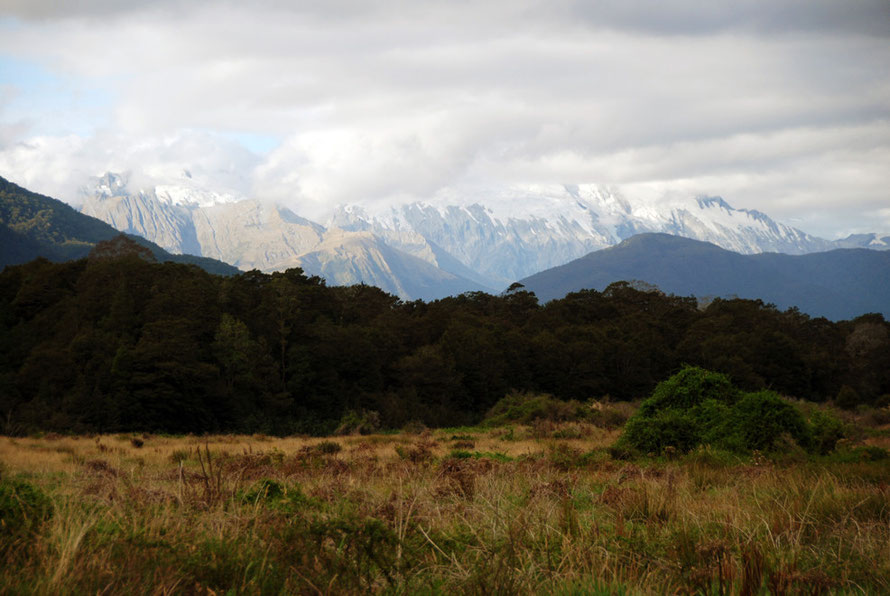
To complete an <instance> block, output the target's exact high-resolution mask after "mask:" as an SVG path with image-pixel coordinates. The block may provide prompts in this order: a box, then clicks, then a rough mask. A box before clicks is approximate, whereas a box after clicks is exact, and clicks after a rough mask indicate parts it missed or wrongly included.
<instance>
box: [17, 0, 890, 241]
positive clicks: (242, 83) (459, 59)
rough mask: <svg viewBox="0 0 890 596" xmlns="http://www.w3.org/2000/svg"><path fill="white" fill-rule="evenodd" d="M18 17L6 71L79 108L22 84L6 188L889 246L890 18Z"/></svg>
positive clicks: (256, 9) (82, 9)
mask: <svg viewBox="0 0 890 596" xmlns="http://www.w3.org/2000/svg"><path fill="white" fill-rule="evenodd" d="M6 4H7V8H6V9H5V11H6V13H5V16H6V18H5V19H3V20H0V33H2V35H0V57H5V58H7V59H12V60H15V61H17V63H20V64H26V65H29V66H28V68H31V69H33V71H35V72H39V73H43V74H45V75H46V76H45V77H44V79H45V78H46V77H50V78H51V79H53V80H54V81H55V83H54V85H55V87H56V88H57V89H58V90H60V91H61V93H59V94H58V96H59V97H62V98H64V101H57V102H55V103H53V102H52V101H50V102H49V103H47V101H46V100H42V103H41V102H39V101H36V100H37V96H38V95H39V96H40V97H43V96H45V95H46V94H47V92H46V90H47V85H46V83H44V84H43V85H42V86H35V85H34V84H32V83H31V81H30V78H31V77H27V76H24V75H20V76H19V77H18V78H17V79H16V78H13V79H12V80H9V79H7V80H3V79H0V175H3V176H5V177H8V178H10V179H12V180H14V181H16V182H20V183H22V184H26V185H28V186H30V187H32V188H35V189H36V190H39V191H41V192H47V193H49V194H53V196H59V197H60V198H64V199H67V200H73V198H74V196H75V195H76V190H77V188H78V187H79V186H80V184H82V183H83V180H84V179H85V177H86V176H89V175H95V174H99V173H102V172H103V171H105V170H109V169H115V170H131V171H134V172H142V173H143V174H144V175H145V176H146V177H149V178H150V177H151V176H169V175H170V173H171V172H178V171H181V170H182V169H184V168H189V169H190V170H191V171H193V172H195V171H197V172H199V173H200V175H202V176H206V178H207V180H208V183H212V184H214V185H216V186H218V187H220V188H227V189H232V190H236V191H238V192H243V193H244V194H249V195H253V196H257V197H259V198H268V199H273V200H278V201H283V202H285V203H287V204H289V205H290V206H292V207H293V208H295V209H296V210H298V211H301V212H303V213H305V214H307V215H310V216H313V215H318V214H320V213H322V212H323V211H324V210H325V209H327V208H329V207H330V206H332V205H334V204H337V203H342V202H366V201H390V200H400V199H404V198H423V197H428V196H431V195H433V194H434V193H435V192H436V191H438V190H440V189H442V188H449V187H460V186H461V185H464V184H474V185H479V184H483V185H484V184H490V185H495V186H496V185H526V184H541V183H601V184H609V185H615V186H618V187H620V188H623V189H624V190H625V192H626V193H628V194H631V193H641V194H643V193H645V194H646V195H647V196H650V197H655V198H657V197H658V196H660V195H662V194H670V193H677V192H682V193H692V194H699V193H704V194H713V195H722V196H724V197H725V198H727V200H729V201H730V202H731V203H732V204H734V205H736V206H739V207H748V208H754V209H759V210H761V211H764V212H766V213H768V214H770V215H771V216H773V217H777V218H779V219H782V220H784V221H787V222H789V223H792V224H794V225H796V226H798V227H800V228H802V229H804V230H805V231H808V232H811V233H816V234H820V235H823V236H827V237H837V236H839V235H842V234H846V233H849V232H853V231H871V230H875V229H880V230H890V213H888V205H890V194H888V191H887V188H888V187H890V184H888V183H890V173H888V172H890V167H888V166H890V60H888V59H887V57H888V56H890V5H888V4H887V3H886V2H885V1H884V0H874V1H868V0H866V1H862V2H855V3H850V2H842V1H828V0H815V1H807V2H803V1H796V0H788V1H773V2H761V1H757V2H754V1H740V2H735V3H732V4H731V5H729V6H720V5H716V4H715V5H704V6H703V5H702V4H701V3H700V2H691V1H690V2H670V3H664V2H605V3H582V2H571V1H558V2H548V3H540V2H523V1H512V2H481V3H456V2H382V3H381V2H378V3H374V2H372V3H368V2H350V1H333V2H331V1H328V2H302V3H296V5H298V8H295V7H294V5H295V3H291V2H284V1H272V0H267V1H263V2H258V3H250V4H249V5H248V4H246V3H240V2H223V3H217V2H214V3H210V2H194V3H182V2H178V1H173V0H170V1H160V2H154V3H149V4H145V3H143V2H110V1H108V0H93V1H88V2H79V3H58V2H49V1H47V2H40V1H36V2H35V1H34V0H29V1H27V2H24V1H21V2H17V1H14V2H12V3H11V4H10V3H6ZM594 6H595V8H592V7H594ZM72 98H74V99H72ZM78 98H79V99H78ZM75 100H76V101H75ZM93 102H94V103H95V105H93ZM29 106H35V107H34V108H33V109H32V108H29ZM251 136H258V137H262V138H264V139H273V140H274V141H273V142H272V143H271V144H273V145H276V146H275V147H274V148H272V149H271V150H268V151H261V152H252V151H250V148H251V147H250V143H240V144H239V143H238V142H237V140H238V139H243V138H250V137H251ZM245 145H247V146H245Z"/></svg>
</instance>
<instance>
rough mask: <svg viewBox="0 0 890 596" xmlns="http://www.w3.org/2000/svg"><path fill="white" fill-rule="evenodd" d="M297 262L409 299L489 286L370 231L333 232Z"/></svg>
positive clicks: (337, 280) (337, 279) (338, 280)
mask: <svg viewBox="0 0 890 596" xmlns="http://www.w3.org/2000/svg"><path fill="white" fill-rule="evenodd" d="M296 262H297V263H298V264H299V266H300V267H302V268H303V269H304V270H305V271H306V272H307V273H311V274H313V275H318V276H321V277H323V278H325V279H326V280H328V282H329V283H332V284H334V285H352V284H358V283H365V284H369V285H373V286H377V287H378V288H381V289H382V290H384V291H385V292H389V293H390V294H396V295H398V296H401V297H402V298H404V299H407V300H416V299H422V300H433V299H436V298H441V297H443V296H449V295H456V294H462V293H464V292H469V291H485V290H489V288H485V287H483V286H481V285H479V284H476V283H474V282H472V281H470V280H467V279H465V278H462V277H460V276H457V275H454V274H451V273H448V272H446V271H443V270H441V269H439V268H438V267H434V266H433V265H431V264H429V263H427V262H426V261H424V260H423V259H419V258H417V257H414V256H411V255H409V254H407V253H404V252H402V251H400V250H397V249H394V248H392V247H390V246H388V245H387V244H386V243H384V242H382V241H380V239H379V238H377V237H375V236H374V235H373V234H370V233H368V232H344V231H342V230H334V231H332V232H329V233H328V234H327V235H326V236H325V239H324V241H323V242H322V243H321V244H319V245H318V246H317V247H316V248H315V249H314V250H312V251H311V252H308V253H306V254H303V255H300V256H299V257H298V258H297V260H296Z"/></svg>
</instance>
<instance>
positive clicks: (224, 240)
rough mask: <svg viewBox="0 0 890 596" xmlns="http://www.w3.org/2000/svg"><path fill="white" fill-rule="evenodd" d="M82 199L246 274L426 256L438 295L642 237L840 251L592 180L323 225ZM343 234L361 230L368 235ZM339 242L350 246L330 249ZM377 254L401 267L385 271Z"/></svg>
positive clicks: (710, 201)
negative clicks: (441, 283) (643, 197)
mask: <svg viewBox="0 0 890 596" xmlns="http://www.w3.org/2000/svg"><path fill="white" fill-rule="evenodd" d="M83 196H84V199H83V207H82V210H83V212H84V213H88V214H90V215H93V216H94V217H97V218H99V219H102V220H103V221H106V222H108V223H110V224H111V225H113V226H114V227H116V228H117V229H120V230H123V231H127V232H130V233H135V234H138V235H142V236H144V237H146V238H149V239H150V240H152V241H154V242H157V243H158V244H160V245H161V246H164V247H165V248H167V249H168V250H170V251H172V252H192V253H194V254H200V255H204V256H208V257H212V258H216V259H220V260H223V261H226V262H228V263H231V264H233V265H235V266H237V267H239V268H241V269H254V268H255V269H259V270H262V271H276V270H281V269H284V268H287V267H292V266H302V267H304V269H306V271H307V272H308V273H311V274H314V275H323V276H324V277H325V278H326V279H327V280H328V281H329V282H330V283H334V284H345V283H354V282H356V281H364V282H366V283H371V280H372V279H373V280H377V281H378V282H380V283H381V284H382V285H381V287H384V286H386V287H393V288H394V287H397V286H398V285H399V284H398V283H396V282H395V280H393V279H389V282H388V283H384V282H383V281H382V280H384V279H387V276H388V275H392V272H393V271H395V270H396V269H398V270H399V271H401V272H402V274H403V275H410V273H409V272H408V271H407V270H406V269H405V267H406V264H407V263H414V264H415V265H416V267H414V269H417V267H419V266H420V265H419V262H420V261H422V262H425V263H426V264H427V265H429V266H431V267H433V268H434V269H436V270H438V271H439V273H436V274H435V275H433V277H441V278H442V279H443V280H445V285H444V286H443V287H442V288H441V291H442V292H443V293H441V294H440V295H441V296H444V295H447V294H445V293H444V292H446V291H448V292H451V291H453V290H455V288H457V287H458V286H460V284H461V283H463V287H464V288H465V289H464V291H466V290H470V289H485V290H498V289H502V288H504V287H506V286H508V285H509V284H510V283H511V282H512V281H515V280H517V279H521V278H524V277H527V276H529V275H532V274H534V273H536V272H538V271H543V270H546V269H549V268H551V267H555V266H558V265H561V264H564V263H567V262H569V261H571V260H573V259H576V258H578V257H580V256H583V255H585V254H587V253H590V252H592V251H596V250H600V249H603V248H606V247H609V246H614V245H616V244H618V243H620V242H621V241H623V240H625V239H627V238H629V237H631V236H633V235H636V234H640V233H650V232H656V233H667V234H673V235H677V236H683V237H686V238H691V239H694V240H701V241H705V242H710V243H713V244H715V245H717V246H720V247H722V248H725V249H727V250H731V251H733V252H738V253H741V254H756V253H762V252H780V253H787V254H807V253H812V252H821V251H826V250H831V249H832V248H836V247H837V246H836V245H835V244H833V243H832V242H830V241H828V240H824V239H821V238H817V237H814V236H811V235H809V234H806V233H805V232H802V231H801V230H798V229H796V228H793V227H791V226H787V225H785V224H782V223H779V222H776V221H774V220H772V219H771V218H770V217H769V216H767V215H765V214H763V213H761V212H758V211H754V210H748V209H736V208H734V207H732V206H731V205H730V204H729V203H727V202H726V201H725V200H724V199H722V198H720V197H686V198H673V199H671V200H669V201H660V202H653V201H645V200H641V199H637V198H634V199H630V198H628V197H625V196H623V195H622V194H621V193H620V192H618V191H617V190H615V189H611V188H609V187H603V186H597V185H562V186H558V185H549V186H528V187H501V188H483V187H475V188H463V189H446V190H443V191H440V192H438V193H436V194H435V195H434V196H432V197H430V198H429V199H427V200H423V201H413V202H402V203H398V204H373V203H372V204H347V205H340V206H337V207H335V208H333V209H332V210H331V211H330V212H329V214H328V216H327V217H326V218H325V219H324V220H323V221H324V225H322V224H319V223H316V222H313V221H310V220H308V219H306V218H303V217H301V216H299V215H297V214H296V213H294V212H293V211H291V210H290V209H288V208H285V207H282V206H279V205H272V204H270V203H265V202H262V201H258V200H254V199H247V198H243V197H242V198H240V199H239V198H238V197H237V195H235V194H233V193H224V192H223V193H217V199H214V198H213V196H214V193H212V192H210V191H207V190H206V189H204V190H202V189H201V188H198V187H196V186H195V184H193V183H192V182H191V180H190V179H188V180H184V185H183V187H182V188H179V189H177V188H175V185H172V184H170V183H165V185H160V186H155V187H149V188H147V189H131V188H128V186H127V181H126V179H125V178H124V177H121V176H119V175H116V174H106V175H105V176H103V177H101V178H97V179H96V180H95V181H94V184H93V185H92V186H91V187H87V188H85V189H84V193H83ZM341 232H351V233H362V234H364V236H362V238H363V240H362V241H361V242H356V241H355V239H356V237H355V236H350V235H349V234H346V235H344V234H342V233H341ZM337 238H340V239H344V240H347V239H348V240H349V241H348V242H347V243H346V244H344V245H342V246H337V245H336V239H337ZM849 242H861V239H855V238H852V237H851V239H849ZM880 242H883V241H881V240H880V239H877V240H876V243H877V244H875V246H878V245H879V244H880ZM372 244H373V245H374V248H373V249H371V245H372ZM354 251H358V252H354ZM393 251H395V252H393ZM372 253H373V254H372ZM309 255H311V257H309ZM382 255H389V256H390V257H391V258H392V259H395V260H398V261H399V262H400V265H399V266H397V267H393V266H392V265H393V263H389V264H387V265H386V266H383V265H382V264H381V262H380V258H382V257H381V256H382ZM409 256H410V257H413V258H414V259H417V260H414V259H407V257H409ZM418 260H419V261H418ZM322 263H324V272H322V271H321V267H322V265H321V264H322ZM375 263H376V265H375ZM409 269H410V267H409ZM427 273H430V271H427ZM442 274H445V275H442ZM423 275H426V273H425V274H423ZM423 275H422V276H423ZM455 284H457V285H455ZM402 287H405V286H404V285H403V286H402ZM427 289H428V290H429V291H430V292H433V295H435V290H434V289H433V288H427ZM397 293H399V295H400V296H402V297H403V298H408V299H411V298H415V297H417V296H414V295H411V294H410V293H407V292H405V291H404V290H403V291H399V292H397ZM425 295H429V294H428V293H427V292H425Z"/></svg>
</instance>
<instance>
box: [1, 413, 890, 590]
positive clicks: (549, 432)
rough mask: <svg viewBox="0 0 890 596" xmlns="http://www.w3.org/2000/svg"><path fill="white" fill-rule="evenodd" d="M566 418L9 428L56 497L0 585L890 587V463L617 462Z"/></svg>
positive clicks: (600, 433)
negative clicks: (282, 428)
mask: <svg viewBox="0 0 890 596" xmlns="http://www.w3.org/2000/svg"><path fill="white" fill-rule="evenodd" d="M561 430H562V429H561V428H559V427H557V428H555V429H552V428H548V429H542V428H534V427H516V428H514V429H512V430H510V431H508V430H505V429H498V430H492V431H481V430H472V429H470V430H466V431H455V432H450V431H432V432H430V431H426V432H421V433H419V434H411V435H408V434H401V435H371V436H347V437H336V438H330V439H310V438H300V437H290V438H281V439H278V438H270V437H264V436H208V437H181V438H172V437H160V436H142V435H140V436H139V437H138V438H139V439H140V441H142V445H141V446H137V445H136V443H135V442H134V441H133V440H132V439H133V437H132V436H130V435H127V436H97V437H59V436H53V437H44V438H41V439H36V438H21V439H20V438H16V439H12V438H7V437H0V459H2V461H3V468H2V476H3V478H4V480H5V479H10V478H17V479H20V480H23V481H26V482H28V483H30V484H32V485H34V486H37V487H39V488H40V489H41V490H42V491H43V492H44V493H46V494H47V495H49V497H50V499H51V500H52V503H53V506H54V510H55V512H54V515H53V516H52V517H51V518H50V519H49V520H48V521H46V522H44V523H43V524H42V525H40V526H38V527H36V528H35V529H34V530H33V531H32V532H31V533H30V534H28V535H26V536H16V537H9V536H6V537H2V538H0V545H2V550H0V556H3V557H4V558H5V561H4V562H5V565H0V568H2V569H0V593H38V594H58V593H107V594H112V593H114V594H116V593H134V594H140V593H151V594H155V593H199V594H212V593H213V594H220V593H226V592H229V591H234V592H233V593H242V592H243V593H307V594H308V593H315V594H317V593H369V592H370V593H377V592H387V593H389V592H393V593H439V592H457V593H480V594H481V593H485V594H488V593H563V594H570V593H571V594H584V593H684V594H685V593H690V594H691V593H721V594H756V593H767V592H771V593H800V592H807V593H829V592H857V591H862V592H871V593H885V592H887V591H890V505H888V503H890V488H888V482H887V480H888V478H890V476H888V475H887V471H888V467H887V466H888V464H887V463H886V462H862V463H856V464H841V463H832V462H831V461H823V462H798V463H794V464H783V463H776V462H773V461H770V460H767V459H764V458H755V459H750V458H749V459H738V458H732V457H730V456H726V455H724V454H719V453H712V452H710V451H708V450H701V451H699V452H697V453H694V454H691V455H689V456H683V457H675V458H673V459H664V460H658V461H653V460H646V459H644V460H639V461H635V462H623V461H614V460H611V459H610V458H609V457H608V455H607V454H606V451H605V450H606V448H607V447H608V446H609V445H610V444H611V443H612V442H613V441H614V440H615V438H616V436H617V431H607V430H603V429H598V428H595V427H593V428H592V429H581V430H579V429H578V428H576V427H568V426H567V428H566V429H564V430H565V432H560V431H561ZM554 431H555V432H554ZM554 434H562V435H564V436H571V437H579V435H580V438H564V439H560V438H553V437H554ZM325 442H328V443H330V442H335V443H337V444H338V445H339V446H340V447H341V449H340V450H339V451H337V450H336V448H335V447H332V446H331V445H330V444H327V445H323V444H324V443H325ZM458 444H460V446H457V445H458ZM452 452H454V453H455V455H454V456H452ZM460 452H463V453H462V454H461V453H460Z"/></svg>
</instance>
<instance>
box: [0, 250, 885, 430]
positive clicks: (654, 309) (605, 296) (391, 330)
mask: <svg viewBox="0 0 890 596" xmlns="http://www.w3.org/2000/svg"><path fill="white" fill-rule="evenodd" d="M684 363H688V364H695V365H700V366H703V367H706V368H709V369H713V370H716V371H722V372H725V373H728V374H729V375H730V376H731V378H732V380H733V382H734V383H736V384H737V385H738V386H740V387H741V388H743V389H746V390H754V389H759V388H764V387H768V388H771V389H773V390H775V391H778V392H781V393H784V394H786V395H790V396H795V397H799V398H805V399H811V400H826V399H835V398H836V397H837V396H838V394H839V393H842V396H843V401H844V404H845V405H847V406H852V405H855V404H856V403H857V402H863V403H865V402H867V403H874V402H876V401H878V400H880V399H887V397H886V394H888V393H890V325H888V323H887V322H886V321H885V320H884V319H883V317H882V316H880V315H867V316H863V317H859V318H858V319H856V320H854V321H847V322H839V323H833V322H830V321H828V320H826V319H813V318H810V317H808V316H806V315H803V314H801V313H800V312H799V311H796V310H789V311H786V312H780V311H778V310H776V309H775V308H772V307H770V306H768V305H764V304H763V303H761V302H759V301H750V300H729V301H726V300H715V301H714V302H713V303H712V304H710V305H709V306H708V308H707V309H706V310H704V311H700V310H698V309H697V307H696V301H695V300H694V299H691V298H681V297H675V296H665V295H662V294H660V293H658V292H642V291H638V290H636V289H634V288H632V287H631V286H630V285H628V284H626V283H618V284H613V285H612V286H610V287H609V288H607V289H606V290H605V291H603V292H597V291H582V292H578V293H573V294H570V295H568V296H567V297H565V298H564V299H561V300H554V301H552V302H550V303H548V304H546V305H541V304H539V303H538V300H537V299H536V297H535V296H534V295H533V294H531V293H529V292H526V291H524V290H523V289H522V288H521V287H519V288H513V289H512V291H509V292H507V293H505V294H504V295H502V296H492V295H488V294H484V293H469V294H464V295H461V296H457V297H454V298H447V299H444V300H438V301H435V302H430V303H425V302H421V301H417V302H409V303H403V302H400V301H399V300H398V299H397V298H395V297H393V296H390V295H388V294H385V293H384V292H382V291H381V290H379V289H377V288H374V287H370V286H350V287H327V286H325V285H324V283H323V282H322V281H321V280H320V279H319V278H316V277H312V278H308V277H306V276H305V275H303V274H302V272H301V271H300V270H296V269H292V270H288V271H286V272H283V273H274V274H271V275H266V274H261V273H259V272H248V273H243V274H240V275H236V276H231V277H220V276H214V275H210V274H208V273H206V272H205V271H203V270H201V269H199V268H197V267H195V266H190V265H181V264H173V263H164V264H158V263H152V262H149V261H146V260H144V259H140V258H138V257H136V256H133V255H131V256H124V257H121V258H104V259H90V260H79V261H74V262H68V263H59V264H56V263H51V262H49V261H47V260H38V261H34V262H31V263H28V264H26V265H20V266H12V267H7V268H6V269H5V270H4V271H3V272H2V273H0V414H2V417H3V422H4V425H5V427H4V428H3V430H4V431H5V432H7V433H24V432H29V431H32V430H36V429H45V430H56V431H76V432H84V431H103V432H109V431H120V430H152V431H168V432H208V431H241V432H267V433H290V432H312V433H315V432H319V433H320V432H329V431H331V430H333V429H334V428H336V427H337V426H338V424H339V422H340V421H341V419H342V418H343V417H344V415H346V414H347V413H348V412H357V413H359V415H361V413H362V412H372V411H373V412H377V413H379V416H380V421H381V423H382V424H383V426H385V427H399V426H401V425H403V424H405V423H406V422H409V421H412V420H419V421H422V422H424V423H426V424H427V425H456V424H463V423H471V422H475V421H478V420H479V419H480V418H481V416H482V414H483V413H484V412H485V411H486V410H487V409H488V408H490V407H491V406H492V404H494V403H495V402H496V401H497V400H499V399H500V398H502V397H504V395H505V394H508V393H509V392H511V391H536V392H546V393H551V394H553V395H555V396H556V397H559V398H565V399H568V398H575V399H588V398H597V399H602V398H604V397H605V396H609V397H610V398H612V399H632V398H639V397H642V396H645V395H647V394H648V393H649V392H651V390H652V389H653V387H654V386H655V384H656V383H657V382H658V381H660V380H663V379H665V378H667V377H668V376H669V375H670V374H672V373H673V372H675V371H676V370H678V369H679V368H680V367H681V365H682V364H684ZM882 396H885V397H883V398H882Z"/></svg>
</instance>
